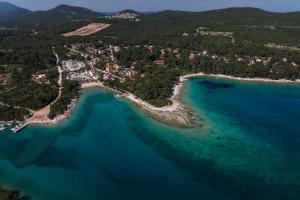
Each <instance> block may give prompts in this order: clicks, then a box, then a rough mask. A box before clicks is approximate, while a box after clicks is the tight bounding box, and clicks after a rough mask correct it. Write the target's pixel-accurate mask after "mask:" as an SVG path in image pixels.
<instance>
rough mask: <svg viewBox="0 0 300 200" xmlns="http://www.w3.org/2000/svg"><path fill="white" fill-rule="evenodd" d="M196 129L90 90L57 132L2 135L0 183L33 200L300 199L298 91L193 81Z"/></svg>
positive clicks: (189, 94)
mask: <svg viewBox="0 0 300 200" xmlns="http://www.w3.org/2000/svg"><path fill="white" fill-rule="evenodd" d="M184 100H185V101H186V102H187V103H188V104H190V105H191V106H192V107H193V108H194V109H195V110H196V112H198V113H199V115H201V116H202V118H203V122H202V123H203V124H204V127H203V128H202V129H191V130H183V129H176V128H172V127H168V126H165V125H162V124H159V123H157V122H155V121H154V120H152V119H150V118H148V117H147V116H145V115H144V114H143V113H141V112H139V111H138V110H136V109H135V107H134V106H132V105H131V104H130V103H128V102H127V101H125V100H117V99H115V98H114V97H113V95H112V94H110V93H107V92H104V91H101V90H89V91H87V92H85V94H84V95H83V97H82V98H81V101H80V105H79V107H78V108H77V110H76V112H75V114H74V115H73V117H72V118H71V119H70V120H69V121H68V122H66V123H65V124H63V125H61V126H59V127H57V128H33V127H32V128H27V129H25V130H23V131H22V132H21V133H20V134H18V135H12V134H9V133H7V132H5V133H2V134H1V135H0V183H2V184H4V185H7V186H10V187H12V188H16V189H19V190H21V191H23V192H24V193H26V194H28V195H29V196H31V197H32V198H34V199H43V200H48V199H49V200H56V199H59V200H60V199H64V200H66V199H74V200H77V199H78V200H79V199H80V200H82V199H299V197H300V196H299V195H300V189H299V188H300V123H299V122H300V87H299V86H294V85H271V84H257V83H240V82H237V81H228V80H217V79H212V78H201V79H193V80H190V81H189V82H188V84H187V87H186V91H185V95H184Z"/></svg>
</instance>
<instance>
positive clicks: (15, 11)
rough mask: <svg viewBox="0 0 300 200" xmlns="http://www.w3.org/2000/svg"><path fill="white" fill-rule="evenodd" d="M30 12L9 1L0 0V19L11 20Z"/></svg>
mask: <svg viewBox="0 0 300 200" xmlns="http://www.w3.org/2000/svg"><path fill="white" fill-rule="evenodd" d="M29 12H30V11H29V10H27V9H24V8H20V7H18V6H15V5H13V4H11V3H8V2H3V1H0V21H5V20H11V19H14V18H16V17H19V16H22V15H25V14H27V13H29Z"/></svg>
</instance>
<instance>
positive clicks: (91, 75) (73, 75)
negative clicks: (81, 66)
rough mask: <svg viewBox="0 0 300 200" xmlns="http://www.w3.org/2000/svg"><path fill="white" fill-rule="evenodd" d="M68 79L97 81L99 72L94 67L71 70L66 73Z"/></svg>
mask: <svg viewBox="0 0 300 200" xmlns="http://www.w3.org/2000/svg"><path fill="white" fill-rule="evenodd" d="M66 79H67V80H73V81H97V80H98V79H99V73H98V72H97V71H95V70H94V69H91V70H88V71H82V72H69V73H67V75H66Z"/></svg>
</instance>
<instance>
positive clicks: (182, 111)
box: [12, 72, 300, 133]
mask: <svg viewBox="0 0 300 200" xmlns="http://www.w3.org/2000/svg"><path fill="white" fill-rule="evenodd" d="M202 76H204V77H214V78H220V79H230V80H237V81H246V82H265V83H283V84H286V83H300V79H297V80H295V81H291V80H286V79H280V80H273V79H268V78H241V77H234V76H228V75H224V74H205V73H202V72H199V73H193V74H186V75H183V76H180V77H179V82H178V83H177V84H176V85H175V86H174V88H173V95H172V96H171V97H170V101H171V102H172V103H171V104H170V105H168V106H164V107H155V106H153V105H151V104H149V103H148V102H146V101H144V100H142V99H140V98H138V97H136V96H135V95H133V94H132V93H129V92H121V91H118V90H115V89H112V88H110V87H107V86H105V85H104V84H103V83H101V82H89V83H82V84H81V90H84V89H88V88H94V87H100V88H103V89H105V90H109V91H112V92H114V93H117V94H118V95H119V97H123V98H126V99H127V100H129V101H130V102H132V103H133V104H135V105H136V106H137V107H138V108H139V109H141V110H142V111H143V112H144V113H146V114H147V115H149V116H150V117H151V118H153V119H155V120H157V121H159V122H162V123H164V124H167V125H170V126H175V127H178V128H193V127H195V126H201V125H199V124H197V125H196V124H195V123H193V122H196V121H197V120H198V121H199V119H200V117H199V116H197V115H196V114H195V112H194V111H193V109H192V108H191V107H189V106H188V105H186V104H185V103H184V102H183V101H182V93H183V90H184V87H185V83H186V81H187V80H189V79H192V78H197V77H202ZM119 97H118V98H119ZM77 101H78V99H73V100H72V102H71V104H70V105H69V107H68V109H67V110H66V111H65V112H64V113H63V114H62V115H59V116H56V117H55V118H54V119H49V118H48V114H47V113H49V112H50V107H49V106H46V107H45V108H43V109H41V110H39V111H37V112H36V113H35V114H34V116H32V117H31V118H30V119H27V120H25V121H24V122H23V123H21V124H20V125H19V126H17V127H16V128H15V129H12V130H13V131H14V132H15V133H16V132H18V131H20V130H22V129H23V128H25V127H27V126H29V125H41V126H56V125H59V124H62V123H63V122H64V121H65V120H67V119H69V117H70V116H71V115H72V113H73V111H74V110H75V108H76V106H77ZM46 114H47V115H46ZM196 119H197V120H196Z"/></svg>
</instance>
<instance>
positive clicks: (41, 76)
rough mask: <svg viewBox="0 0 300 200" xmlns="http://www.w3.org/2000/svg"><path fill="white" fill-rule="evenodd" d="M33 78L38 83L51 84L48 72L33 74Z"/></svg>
mask: <svg viewBox="0 0 300 200" xmlns="http://www.w3.org/2000/svg"><path fill="white" fill-rule="evenodd" d="M31 80H32V81H33V82H35V83H38V84H50V82H49V79H48V77H47V75H46V74H32V79H31Z"/></svg>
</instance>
